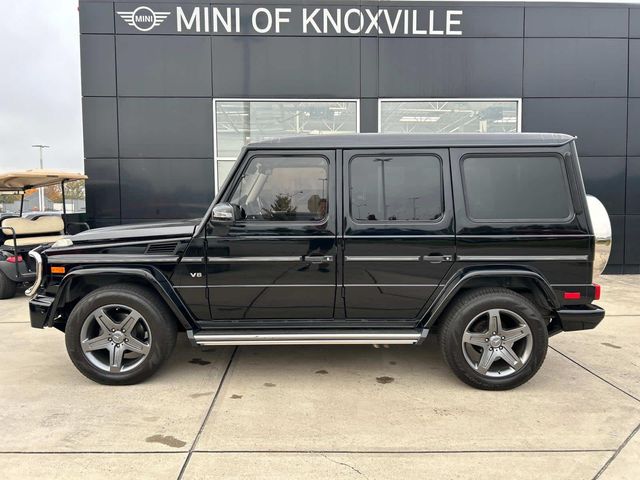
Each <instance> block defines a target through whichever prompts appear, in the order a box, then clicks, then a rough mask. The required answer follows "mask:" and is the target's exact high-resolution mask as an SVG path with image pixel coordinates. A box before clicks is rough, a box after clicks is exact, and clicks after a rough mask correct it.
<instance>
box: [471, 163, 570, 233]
mask: <svg viewBox="0 0 640 480" xmlns="http://www.w3.org/2000/svg"><path fill="white" fill-rule="evenodd" d="M461 172H462V182H463V188H464V196H465V205H466V210H467V215H468V216H469V218H470V219H471V220H476V221H505V222H527V221H531V220H547V221H548V220H556V221H566V220H569V219H570V218H571V217H572V214H573V209H572V206H571V198H570V193H569V184H568V181H567V173H566V169H565V164H564V160H563V159H562V157H560V156H557V155H540V156H535V155H528V156H517V155H505V156H499V155H486V156H485V155H483V156H474V155H470V156H466V157H463V158H462V164H461Z"/></svg>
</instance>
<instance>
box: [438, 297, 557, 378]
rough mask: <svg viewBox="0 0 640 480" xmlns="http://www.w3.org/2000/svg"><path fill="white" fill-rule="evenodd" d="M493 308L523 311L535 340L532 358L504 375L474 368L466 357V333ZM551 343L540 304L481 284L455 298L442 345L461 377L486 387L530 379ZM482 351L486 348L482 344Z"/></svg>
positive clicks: (447, 315) (444, 322) (444, 323)
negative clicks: (484, 313) (493, 374)
mask: <svg viewBox="0 0 640 480" xmlns="http://www.w3.org/2000/svg"><path fill="white" fill-rule="evenodd" d="M491 309H505V310H508V311H511V312H514V313H516V314H517V315H519V316H520V317H521V319H522V320H524V321H525V322H526V324H527V325H528V326H529V329H530V331H531V338H532V340H533V345H532V348H531V352H530V354H529V356H528V359H527V360H526V361H525V362H523V365H522V366H521V367H520V369H519V370H516V371H514V372H512V373H510V374H508V375H506V376H502V377H490V376H487V375H485V374H482V373H480V372H479V371H478V370H477V369H474V368H473V367H472V366H471V365H470V364H469V363H468V362H467V359H466V358H465V352H464V350H463V348H464V347H463V344H462V338H463V334H464V332H465V330H466V328H467V326H468V325H470V322H471V321H472V320H473V319H474V318H476V317H477V316H478V315H481V314H482V313H483V312H485V311H487V310H491ZM482 335H484V334H482ZM548 344H549V335H548V332H547V326H546V323H545V320H544V318H543V316H542V315H541V313H540V311H539V309H538V307H536V306H535V305H534V304H533V303H532V302H531V301H530V300H528V299H527V298H525V297H524V296H522V295H519V294H518V293H516V292H514V291H512V290H508V289H506V288H481V289H477V290H471V291H469V292H466V293H464V294H462V295H461V296H460V297H458V298H456V299H455V300H454V302H453V304H452V305H451V306H450V307H449V308H448V310H447V312H446V313H445V315H444V317H443V318H442V323H441V329H440V348H441V351H442V355H443V357H444V359H445V361H446V362H447V364H448V365H449V367H450V368H451V370H453V373H455V374H456V376H457V377H458V378H459V379H460V380H462V381H463V382H465V383H466V384H468V385H471V386H472V387H475V388H479V389H482V390H509V389H512V388H515V387H518V386H520V385H522V384H523V383H525V382H527V381H528V380H529V379H530V378H531V377H533V376H534V375H535V373H536V372H537V371H538V369H539V368H540V367H541V366H542V363H543V362H544V359H545V356H546V354H547V347H548ZM485 348H486V347H485ZM499 348H500V349H502V347H499ZM514 348H515V347H514ZM478 351H482V352H484V350H481V349H480V348H478ZM479 363H480V362H478V364H479Z"/></svg>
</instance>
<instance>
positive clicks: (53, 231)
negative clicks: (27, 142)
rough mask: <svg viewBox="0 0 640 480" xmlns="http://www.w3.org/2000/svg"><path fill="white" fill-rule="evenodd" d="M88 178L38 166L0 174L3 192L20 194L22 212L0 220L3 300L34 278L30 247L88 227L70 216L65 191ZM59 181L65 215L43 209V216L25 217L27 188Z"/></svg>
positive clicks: (45, 243)
mask: <svg viewBox="0 0 640 480" xmlns="http://www.w3.org/2000/svg"><path fill="white" fill-rule="evenodd" d="M85 179H87V176H86V175H83V174H81V173H69V172H61V171H55V170H39V169H34V170H23V171H16V172H10V173H5V174H0V194H17V195H20V213H19V214H17V215H8V216H3V217H2V219H1V220H0V299H5V298H12V297H13V296H14V295H15V293H16V287H17V286H18V285H19V284H24V283H31V282H33V281H34V280H35V278H36V273H37V272H36V268H35V267H36V266H35V262H34V260H33V259H32V258H31V257H29V255H28V253H29V251H30V250H33V249H34V248H36V247H39V246H40V245H48V244H52V243H54V242H56V241H57V240H60V239H61V238H63V237H64V235H68V234H73V233H78V232H79V231H82V230H87V229H88V228H89V225H87V224H86V223H84V222H77V221H72V220H76V218H71V216H72V215H67V210H66V201H65V190H64V186H65V184H66V183H68V182H71V181H75V180H85ZM56 184H60V186H61V192H62V214H59V213H58V212H40V213H41V214H40V215H33V216H30V217H27V218H23V208H24V197H25V194H26V193H27V191H28V190H31V189H34V188H39V187H47V186H50V185H56ZM74 216H76V217H77V215H74Z"/></svg>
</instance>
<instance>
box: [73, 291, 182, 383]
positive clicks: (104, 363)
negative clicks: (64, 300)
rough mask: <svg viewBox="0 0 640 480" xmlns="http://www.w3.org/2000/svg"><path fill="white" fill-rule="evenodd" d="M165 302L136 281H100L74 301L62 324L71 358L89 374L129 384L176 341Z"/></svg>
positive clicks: (145, 375)
mask: <svg viewBox="0 0 640 480" xmlns="http://www.w3.org/2000/svg"><path fill="white" fill-rule="evenodd" d="M176 331H177V327H176V321H175V319H174V317H173V315H172V313H171V312H170V311H169V309H168V308H167V306H166V305H165V304H164V303H163V302H162V301H161V300H159V299H158V298H157V296H156V295H154V294H153V293H152V292H151V291H149V290H147V289H146V288H144V287H140V286H138V285H119V286H115V287H102V288H99V289H97V290H94V291H93V292H91V293H89V294H88V295H87V296H85V297H84V298H83V299H82V300H80V301H79V302H78V304H77V305H76V306H75V308H74V309H73V311H72V312H71V315H69V320H68V321H67V326H66V329H65V343H66V346H67V352H68V353H69V357H70V358H71V361H72V362H73V363H74V365H75V366H76V368H77V369H78V370H80V372H81V373H82V374H84V375H85V376H86V377H88V378H90V379H91V380H93V381H95V382H98V383H103V384H108V385H130V384H133V383H138V382H141V381H143V380H145V379H146V378H148V377H150V376H151V375H153V373H155V371H156V370H157V369H158V368H159V367H160V366H161V365H162V363H163V362H164V361H165V360H166V359H167V358H169V356H170V355H171V352H172V351H173V348H174V346H175V343H176Z"/></svg>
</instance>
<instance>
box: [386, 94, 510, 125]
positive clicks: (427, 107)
mask: <svg viewBox="0 0 640 480" xmlns="http://www.w3.org/2000/svg"><path fill="white" fill-rule="evenodd" d="M519 129H520V125H519V103H518V101H517V100H486V101H485V100H436V99H434V100H409V101H395V100H382V101H381V102H380V132H382V133H454V132H459V133H473V132H480V133H486V132H496V133H500V132H517V131H519Z"/></svg>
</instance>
